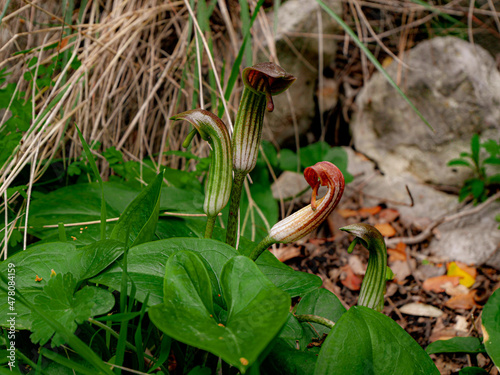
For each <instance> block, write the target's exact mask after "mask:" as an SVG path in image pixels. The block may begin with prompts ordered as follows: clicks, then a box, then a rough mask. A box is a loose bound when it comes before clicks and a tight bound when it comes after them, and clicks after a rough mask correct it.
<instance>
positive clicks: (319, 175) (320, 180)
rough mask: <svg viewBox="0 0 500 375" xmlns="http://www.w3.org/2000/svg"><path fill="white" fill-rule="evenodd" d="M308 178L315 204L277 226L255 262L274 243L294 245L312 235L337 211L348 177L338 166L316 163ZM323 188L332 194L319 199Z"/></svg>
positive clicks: (255, 254)
mask: <svg viewBox="0 0 500 375" xmlns="http://www.w3.org/2000/svg"><path fill="white" fill-rule="evenodd" d="M304 178H305V179H306V181H307V183H308V184H309V185H310V186H311V187H312V189H313V191H312V197H311V204H310V205H308V206H306V207H304V208H302V209H300V210H299V211H297V212H295V213H294V214H292V215H290V216H288V217H287V218H285V219H283V220H281V221H279V222H278V223H276V224H275V225H274V226H273V227H272V228H271V230H270V231H269V235H268V236H267V237H266V238H264V239H263V240H262V241H261V243H260V244H259V245H257V247H256V248H255V249H254V250H253V251H252V253H251V254H250V258H251V259H253V260H256V259H257V258H258V257H259V256H260V254H262V252H263V251H264V250H266V249H267V248H268V247H269V246H270V245H272V244H274V243H289V242H294V241H297V240H299V239H301V238H302V237H304V236H306V235H307V234H309V233H311V232H312V231H313V230H314V229H316V228H317V227H318V226H319V225H320V224H321V223H322V222H323V221H324V220H325V219H326V218H327V217H328V216H329V215H330V214H331V213H332V211H333V210H334V209H335V207H337V204H338V203H339V201H340V198H341V197H342V194H343V192H344V176H343V175H342V172H340V170H339V169H338V168H337V167H336V166H335V165H333V164H332V163H330V162H328V161H321V162H319V163H316V164H315V165H313V166H312V167H308V168H306V170H305V171H304ZM320 186H327V187H328V191H327V193H326V195H325V196H324V197H323V198H321V199H316V195H317V193H318V189H319V187H320Z"/></svg>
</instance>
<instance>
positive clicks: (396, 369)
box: [314, 306, 439, 375]
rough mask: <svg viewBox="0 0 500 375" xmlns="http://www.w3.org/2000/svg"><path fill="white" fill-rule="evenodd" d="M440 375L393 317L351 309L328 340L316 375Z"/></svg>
mask: <svg viewBox="0 0 500 375" xmlns="http://www.w3.org/2000/svg"><path fill="white" fill-rule="evenodd" d="M366 373H368V374H374V375H386V374H405V375H410V374H422V375H431V374H436V375H439V371H438V370H437V368H436V366H435V365H434V363H433V362H432V360H431V359H430V357H429V356H428V354H427V353H425V351H424V350H423V349H422V348H421V347H420V346H419V345H418V344H417V342H416V341H415V340H413V338H412V337H411V336H410V335H409V334H408V333H407V332H405V331H404V330H403V329H402V328H401V327H400V326H399V325H398V324H397V323H396V322H395V321H393V320H392V319H391V318H389V317H387V316H385V315H383V314H381V313H378V312H376V311H374V310H372V309H369V308H367V307H364V306H354V307H351V308H350V309H349V310H348V311H347V312H346V313H345V314H344V315H342V317H341V318H340V320H339V321H338V322H337V323H336V324H335V327H333V329H332V331H331V332H330V334H329V335H328V337H327V338H326V340H325V342H324V344H323V347H322V348H321V352H320V354H319V357H318V362H317V364H316V370H315V372H314V375H322V374H325V375H328V374H366Z"/></svg>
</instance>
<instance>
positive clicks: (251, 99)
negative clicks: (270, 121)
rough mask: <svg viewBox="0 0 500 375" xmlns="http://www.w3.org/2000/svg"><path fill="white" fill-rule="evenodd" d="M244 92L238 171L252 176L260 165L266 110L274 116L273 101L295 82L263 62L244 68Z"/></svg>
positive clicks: (236, 145)
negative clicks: (251, 173)
mask: <svg viewBox="0 0 500 375" xmlns="http://www.w3.org/2000/svg"><path fill="white" fill-rule="evenodd" d="M242 78H243V83H244V89H243V94H242V97H241V102H240V106H239V108H238V114H237V116H236V121H235V124H234V133H233V140H232V142H233V143H232V144H233V164H234V170H235V171H242V172H246V173H248V172H250V171H251V170H252V169H253V168H254V167H255V163H256V161H257V155H258V152H259V145H260V140H261V136H262V125H263V121H264V113H265V110H266V109H267V111H269V112H272V111H273V110H274V103H273V99H272V97H273V96H274V95H278V94H281V93H282V92H284V91H286V90H287V89H288V88H289V87H290V85H291V84H292V83H293V82H294V81H295V77H294V76H292V75H290V74H288V73H287V72H286V71H285V70H284V69H283V68H281V67H280V66H278V65H276V64H274V63H271V62H264V63H260V64H256V65H254V66H252V67H248V68H245V69H244V70H243V73H242Z"/></svg>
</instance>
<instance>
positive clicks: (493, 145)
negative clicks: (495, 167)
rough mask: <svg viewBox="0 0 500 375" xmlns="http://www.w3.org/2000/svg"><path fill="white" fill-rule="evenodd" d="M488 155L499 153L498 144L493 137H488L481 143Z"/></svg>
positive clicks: (499, 146) (499, 145)
mask: <svg viewBox="0 0 500 375" xmlns="http://www.w3.org/2000/svg"><path fill="white" fill-rule="evenodd" d="M481 147H483V148H484V149H485V150H486V152H487V153H488V154H490V156H496V155H498V154H500V144H498V143H497V142H496V141H495V140H493V139H488V140H487V141H484V142H483V144H482V145H481Z"/></svg>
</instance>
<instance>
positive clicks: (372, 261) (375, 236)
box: [340, 223, 392, 311]
mask: <svg viewBox="0 0 500 375" xmlns="http://www.w3.org/2000/svg"><path fill="white" fill-rule="evenodd" d="M340 230H343V231H345V232H348V233H351V234H353V235H354V236H356V237H355V239H354V241H353V242H352V244H351V246H349V250H348V251H349V252H352V250H353V248H354V245H355V244H356V243H358V242H361V243H362V244H363V245H364V246H365V247H366V248H367V249H368V251H369V252H370V256H369V258H368V266H367V267H366V273H365V276H364V277H363V283H362V284H361V290H360V291H359V299H358V305H359V306H365V307H369V308H371V309H374V310H377V311H382V308H383V307H384V294H385V287H386V284H387V283H386V280H387V278H388V276H390V275H391V274H392V271H391V270H390V269H389V268H388V267H387V248H386V246H385V242H384V237H383V236H382V234H381V233H380V232H379V231H378V229H377V228H375V227H373V226H371V225H369V224H365V223H358V224H351V225H348V226H346V227H343V228H340Z"/></svg>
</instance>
